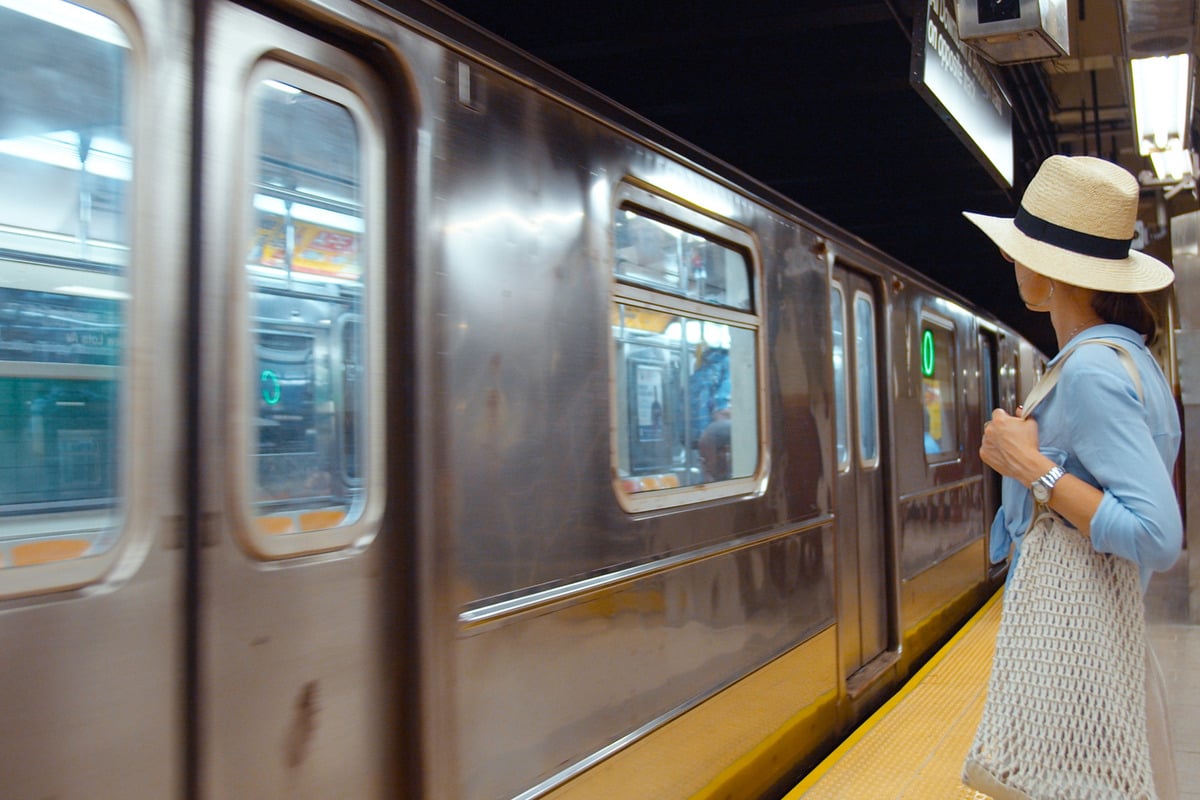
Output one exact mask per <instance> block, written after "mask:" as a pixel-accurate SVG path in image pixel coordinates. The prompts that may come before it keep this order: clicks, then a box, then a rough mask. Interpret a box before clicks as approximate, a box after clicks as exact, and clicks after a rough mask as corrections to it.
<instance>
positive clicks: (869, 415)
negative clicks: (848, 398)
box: [854, 292, 879, 467]
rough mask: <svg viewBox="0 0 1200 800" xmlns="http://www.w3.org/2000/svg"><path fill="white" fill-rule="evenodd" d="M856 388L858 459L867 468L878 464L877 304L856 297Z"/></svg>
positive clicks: (862, 295) (859, 294)
mask: <svg viewBox="0 0 1200 800" xmlns="http://www.w3.org/2000/svg"><path fill="white" fill-rule="evenodd" d="M854 356H855V364H856V366H857V370H858V371H857V373H856V375H855V378H856V380H855V385H856V389H857V396H856V400H857V403H858V458H859V461H860V462H861V464H862V466H864V467H874V466H876V465H877V464H878V463H879V390H878V387H877V384H876V381H875V376H876V375H877V374H878V365H877V364H876V358H875V301H874V300H872V299H871V296H870V295H869V294H867V293H866V292H855V293H854Z"/></svg>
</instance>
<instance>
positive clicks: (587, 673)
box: [0, 0, 1045, 800]
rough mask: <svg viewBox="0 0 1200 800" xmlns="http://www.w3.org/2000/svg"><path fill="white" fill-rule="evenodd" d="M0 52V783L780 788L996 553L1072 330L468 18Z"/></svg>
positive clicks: (158, 791) (241, 8)
mask: <svg viewBox="0 0 1200 800" xmlns="http://www.w3.org/2000/svg"><path fill="white" fill-rule="evenodd" d="M0 45H2V47H0V65H3V72H4V74H5V76H6V80H5V81H4V82H3V83H2V84H0V176H3V185H4V186H5V191H4V192H3V193H2V195H0V649H2V650H3V652H4V654H5V657H4V662H3V669H2V671H0V740H2V741H3V746H2V747H0V796H3V797H5V798H59V799H61V800H66V799H67V798H80V797H88V798H95V797H104V798H188V799H189V800H200V799H204V800H210V799H211V800H215V799H217V798H236V799H239V800H241V799H245V798H256V799H257V798H323V799H324V798H334V797H337V798H383V797H388V798H393V797H403V798H433V799H434V800H460V799H461V800H478V799H481V798H525V799H528V800H531V799H532V798H538V797H556V798H562V797H623V798H631V797H653V798H659V799H661V798H670V797H726V796H733V797H759V796H769V795H770V793H771V792H777V791H778V789H779V787H780V786H783V785H785V784H786V781H788V780H789V779H791V778H794V777H795V775H796V771H797V770H799V769H802V768H804V767H805V766H806V765H811V764H812V763H813V761H814V760H815V759H816V758H817V757H819V756H820V755H821V754H823V753H825V752H828V751H829V749H831V748H832V747H833V746H834V745H835V744H836V743H837V742H838V741H839V739H840V738H842V737H844V736H845V735H846V734H847V733H848V732H849V731H850V730H852V727H853V726H854V724H855V723H856V722H859V721H861V720H862V719H863V718H864V717H865V716H866V715H867V714H869V713H870V712H871V711H872V710H873V709H874V708H876V707H878V705H879V704H880V703H881V702H883V700H884V699H886V697H888V696H889V695H890V694H892V693H894V691H895V690H896V689H897V687H898V686H899V685H900V684H901V683H902V682H903V681H904V680H905V679H906V678H907V677H908V676H910V675H911V674H912V673H913V672H914V671H915V670H916V669H917V668H918V667H919V665H920V664H921V663H922V662H923V660H924V659H925V658H927V657H928V656H929V655H930V654H931V653H932V651H933V650H934V648H935V647H936V646H938V645H939V644H940V643H941V642H943V641H944V640H945V639H946V638H947V637H948V636H950V635H951V633H952V632H953V631H954V630H955V629H956V627H957V626H959V625H960V624H961V622H962V621H964V620H965V619H966V618H967V617H968V616H969V615H970V614H971V613H972V612H973V611H974V610H975V609H977V608H978V607H979V606H980V605H981V604H982V602H983V601H984V600H985V599H986V598H987V597H988V596H989V595H990V593H991V592H992V591H994V589H995V588H996V587H997V586H998V585H999V583H1000V581H1001V580H1002V576H1003V573H1002V570H1003V565H1000V566H999V567H997V566H993V565H990V564H989V563H988V560H987V556H986V547H985V541H986V530H987V527H988V523H989V521H990V519H991V516H992V513H993V510H994V509H995V507H996V505H997V498H998V480H997V476H996V475H995V474H993V473H990V472H988V471H987V470H986V469H985V468H984V466H983V465H982V464H981V462H980V460H979V457H978V452H977V442H978V440H979V437H980V431H981V428H982V424H983V421H984V420H985V418H986V417H987V416H988V415H989V413H990V411H991V409H992V408H993V407H996V406H1002V407H1006V408H1010V409H1011V408H1012V407H1014V406H1015V404H1016V402H1017V398H1018V397H1020V396H1023V394H1024V392H1025V390H1026V389H1027V388H1028V387H1029V386H1030V385H1031V382H1032V381H1033V379H1034V378H1035V377H1036V375H1037V374H1039V372H1040V370H1041V369H1042V367H1043V366H1044V363H1045V358H1044V356H1043V355H1042V354H1041V353H1039V352H1038V351H1037V349H1036V348H1035V347H1033V346H1032V345H1031V343H1030V342H1028V341H1027V340H1025V339H1023V338H1022V337H1021V336H1020V335H1019V334H1018V333H1017V332H1016V331H1015V330H1014V329H1012V328H1011V327H1009V326H1007V325H1006V324H1005V323H1004V322H1003V321H1001V320H998V319H995V318H993V317H992V316H991V315H989V314H988V313H987V312H985V311H983V310H982V309H980V308H977V307H973V306H972V305H971V304H970V303H968V302H967V301H965V300H964V299H962V298H960V297H956V296H954V295H953V294H952V293H950V292H948V291H947V290H945V289H944V288H942V287H939V286H937V285H935V284H934V283H932V282H931V281H930V280H928V279H926V278H925V277H923V276H922V275H921V274H919V273H918V272H916V271H915V270H913V269H911V268H909V267H907V266H905V265H903V264H901V263H898V262H897V261H896V260H894V259H893V258H890V257H889V256H887V255H886V254H884V253H882V252H880V251H878V250H877V249H875V248H873V247H872V246H870V245H869V244H868V243H865V242H863V241H861V240H860V239H858V238H856V237H854V236H852V235H849V234H848V233H847V232H845V231H843V230H841V229H839V228H838V227H836V226H835V225H833V224H831V223H830V222H828V221H826V220H824V219H822V218H820V217H818V216H816V215H814V214H813V213H811V212H810V211H808V210H806V209H804V208H802V207H800V206H798V205H797V204H796V203H794V202H793V201H790V200H788V199H787V198H785V197H782V196H781V195H779V194H777V193H775V192H773V191H771V190H770V189H768V188H767V187H765V186H763V185H761V184H759V183H757V182H755V181H754V180H753V179H752V178H750V177H748V176H746V175H743V174H740V173H739V172H738V171H736V170H735V169H733V168H731V167H729V166H727V165H724V164H722V163H721V162H720V161H719V160H717V159H715V158H713V157H711V156H709V155H707V154H705V153H703V152H701V151H699V150H698V149H697V148H694V147H692V146H690V145H689V144H688V143H686V142H684V141H681V140H679V139H678V138H676V137H674V136H672V135H671V134H670V133H669V132H666V131H663V130H661V129H659V128H657V127H656V126H654V125H652V124H650V123H648V122H647V121H645V120H643V119H641V118H639V117H637V116H636V115H634V114H632V113H630V112H628V111H627V110H625V109H622V108H621V107H619V106H618V105H617V104H615V103H613V102H612V101H610V100H607V99H605V98H604V97H601V96H599V95H597V94H596V93H593V92H591V91H589V90H588V89H587V88H586V87H583V86H580V85H578V84H576V83H575V82H573V81H572V80H570V79H569V78H567V77H565V76H563V75H562V74H560V73H557V72H556V71H554V70H552V69H550V68H548V67H546V66H545V65H543V64H540V63H539V62H537V61H535V60H534V59H532V58H530V57H529V56H527V55H525V54H523V53H521V52H519V51H517V50H515V49H514V48H511V47H509V46H508V45H506V44H505V43H503V42H501V41H499V40H497V39H495V38H494V37H492V36H490V35H488V34H487V33H486V32H484V31H482V30H480V29H478V28H476V27H474V26H473V25H471V24H470V23H468V22H467V21H465V20H463V19H462V18H460V17H458V16H456V15H455V14H453V13H451V12H450V11H448V10H446V9H444V8H442V7H440V6H437V5H435V4H429V3H423V2H418V1H417V0H411V1H410V0H403V2H401V1H400V0H397V2H396V3H394V4H393V5H392V6H389V5H384V4H382V3H380V2H376V1H374V0H263V2H247V3H236V2H231V1H230V0H197V2H195V3H194V4H189V3H179V2H176V0H80V2H79V3H78V4H70V3H66V2H60V1H59V0H0Z"/></svg>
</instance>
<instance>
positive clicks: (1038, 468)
mask: <svg viewBox="0 0 1200 800" xmlns="http://www.w3.org/2000/svg"><path fill="white" fill-rule="evenodd" d="M979 457H980V458H982V459H983V463H985V464H987V465H988V466H989V467H991V468H992V469H994V470H996V472H999V473H1000V474H1001V475H1004V476H1006V477H1009V478H1016V479H1017V480H1018V481H1020V482H1021V483H1022V484H1024V485H1025V486H1028V485H1029V484H1031V483H1033V482H1034V481H1036V480H1037V479H1038V478H1040V477H1041V476H1042V475H1044V474H1046V472H1047V471H1048V470H1049V469H1050V468H1051V467H1053V466H1054V462H1053V461H1051V460H1050V459H1048V458H1046V457H1045V456H1044V455H1042V454H1041V453H1040V452H1039V451H1038V424H1037V421H1036V420H1034V419H1033V417H1027V418H1026V419H1021V418H1020V417H1014V416H1012V415H1011V414H1008V413H1007V412H1005V411H1004V410H1003V409H1000V408H997V409H996V410H995V411H993V412H992V418H991V420H990V421H988V422H985V423H984V425H983V441H982V442H981V443H980V446H979Z"/></svg>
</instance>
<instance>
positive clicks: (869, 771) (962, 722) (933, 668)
mask: <svg viewBox="0 0 1200 800" xmlns="http://www.w3.org/2000/svg"><path fill="white" fill-rule="evenodd" d="M1000 608H1001V603H1000V593H999V592H998V593H997V594H996V595H995V596H994V597H992V599H991V600H989V601H988V603H987V604H986V605H985V606H984V607H983V608H982V609H980V611H979V613H977V614H976V615H975V616H974V617H973V618H972V619H971V620H970V621H969V622H968V623H967V624H966V625H965V626H964V627H963V629H962V630H961V631H959V632H958V634H957V635H955V637H954V638H953V639H951V640H950V642H948V643H947V644H946V646H945V647H943V648H942V649H941V650H940V651H939V652H938V653H937V654H936V655H935V656H934V657H933V658H932V659H930V661H929V663H928V664H926V665H925V666H924V667H923V668H922V669H921V670H920V671H919V672H918V673H917V674H916V675H915V676H913V678H912V679H911V680H910V681H909V682H908V683H907V684H905V686H904V688H902V689H901V690H900V691H899V692H898V693H897V694H896V696H895V697H893V698H892V699H891V700H889V701H888V702H887V703H885V704H884V705H883V706H882V707H881V708H880V709H879V711H877V712H875V714H874V715H872V716H871V718H870V719H868V720H867V721H866V722H865V723H863V725H862V727H860V728H859V729H858V730H857V731H855V732H854V733H853V734H852V735H851V736H850V737H849V738H848V739H847V740H846V741H845V742H844V743H843V744H842V745H841V746H840V747H839V748H838V749H837V750H835V751H834V752H833V753H832V754H831V755H830V756H829V758H827V759H826V760H825V761H824V762H822V763H821V764H820V765H819V766H818V767H817V768H816V769H815V770H813V772H812V773H811V774H810V775H809V776H808V777H807V778H805V779H804V781H802V782H801V783H800V784H799V785H798V786H797V787H796V788H795V789H793V790H792V791H791V792H789V793H788V794H787V795H786V797H785V798H784V800H800V799H801V798H803V800H819V799H820V798H832V799H833V800H845V799H846V798H870V799H871V800H942V798H946V799H947V800H987V795H984V794H981V793H979V792H976V791H974V790H973V789H968V788H967V787H965V786H963V785H962V783H961V782H960V781H959V775H960V773H961V771H962V763H963V759H964V758H966V755H967V750H969V749H970V747H971V740H972V739H973V738H974V736H975V728H976V727H978V725H979V719H980V717H981V716H982V715H983V700H984V696H985V694H986V692H987V681H988V675H989V673H990V671H991V665H992V653H993V651H994V650H995V645H996V631H997V629H998V628H999V627H1000Z"/></svg>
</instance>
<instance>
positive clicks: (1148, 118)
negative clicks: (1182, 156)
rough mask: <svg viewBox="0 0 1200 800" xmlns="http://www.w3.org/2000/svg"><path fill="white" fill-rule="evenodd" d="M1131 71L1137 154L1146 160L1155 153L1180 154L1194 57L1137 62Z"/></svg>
mask: <svg viewBox="0 0 1200 800" xmlns="http://www.w3.org/2000/svg"><path fill="white" fill-rule="evenodd" d="M1129 68H1130V70H1131V72H1132V73H1133V115H1134V124H1135V125H1136V127H1137V138H1138V153H1140V154H1141V155H1143V156H1146V155H1149V154H1150V153H1151V152H1153V151H1155V150H1159V151H1161V150H1171V149H1174V150H1181V149H1182V148H1183V146H1184V145H1185V144H1186V143H1187V142H1186V138H1187V118H1188V94H1189V91H1188V90H1189V88H1190V87H1189V85H1188V84H1189V82H1190V79H1191V75H1192V64H1191V56H1189V55H1188V54H1187V53H1180V54H1178V55H1174V56H1157V57H1155V58H1134V59H1130V61H1129Z"/></svg>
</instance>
